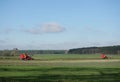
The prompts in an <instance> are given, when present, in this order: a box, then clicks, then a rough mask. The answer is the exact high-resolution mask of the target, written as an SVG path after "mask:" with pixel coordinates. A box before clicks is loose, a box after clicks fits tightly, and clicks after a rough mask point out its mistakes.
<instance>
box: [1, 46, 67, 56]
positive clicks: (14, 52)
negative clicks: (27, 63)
mask: <svg viewBox="0 0 120 82" xmlns="http://www.w3.org/2000/svg"><path fill="white" fill-rule="evenodd" d="M65 52H66V50H18V49H17V48H14V49H13V50H8V49H5V50H0V56H16V55H20V54H22V53H27V54H28V55H34V54H65Z"/></svg>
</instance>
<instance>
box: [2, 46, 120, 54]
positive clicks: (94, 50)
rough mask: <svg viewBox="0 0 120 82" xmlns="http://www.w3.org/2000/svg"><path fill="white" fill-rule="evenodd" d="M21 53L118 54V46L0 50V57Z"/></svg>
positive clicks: (119, 52) (119, 51) (119, 47)
mask: <svg viewBox="0 0 120 82" xmlns="http://www.w3.org/2000/svg"><path fill="white" fill-rule="evenodd" d="M21 53H27V54H29V55H34V54H98V53H99V54H100V53H105V54H120V45H118V46H104V47H84V48H75V49H70V50H19V49H17V48H14V49H13V50H0V56H2V55H4V56H15V55H20V54H21Z"/></svg>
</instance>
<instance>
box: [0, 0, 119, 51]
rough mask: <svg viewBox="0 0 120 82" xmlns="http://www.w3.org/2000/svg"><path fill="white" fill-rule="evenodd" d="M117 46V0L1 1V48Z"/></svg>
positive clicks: (51, 48)
mask: <svg viewBox="0 0 120 82" xmlns="http://www.w3.org/2000/svg"><path fill="white" fill-rule="evenodd" d="M113 45H120V0H0V50H4V49H13V48H18V49H19V50H28V49H30V50H36V49H37V50H64V49H65V50H68V49H72V48H82V47H94V46H97V47H99V46H113Z"/></svg>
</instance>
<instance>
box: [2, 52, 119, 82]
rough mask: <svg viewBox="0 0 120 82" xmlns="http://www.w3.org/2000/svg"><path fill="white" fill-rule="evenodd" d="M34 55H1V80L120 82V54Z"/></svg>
mask: <svg viewBox="0 0 120 82" xmlns="http://www.w3.org/2000/svg"><path fill="white" fill-rule="evenodd" d="M109 56H110V57H111V58H110V59H100V57H99V55H97V54H96V55H74V54H72V55H54V54H52V55H50V54H49V55H34V56H32V57H33V58H34V59H35V60H30V61H23V60H20V59H19V58H18V56H16V57H1V58H0V82H120V78H119V77H120V56H119V55H115V56H113V55H109Z"/></svg>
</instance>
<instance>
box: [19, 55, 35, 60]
mask: <svg viewBox="0 0 120 82" xmlns="http://www.w3.org/2000/svg"><path fill="white" fill-rule="evenodd" d="M20 59H21V60H33V58H31V57H30V56H29V55H27V54H26V53H25V54H20Z"/></svg>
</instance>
